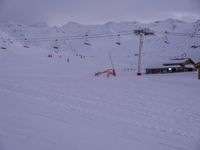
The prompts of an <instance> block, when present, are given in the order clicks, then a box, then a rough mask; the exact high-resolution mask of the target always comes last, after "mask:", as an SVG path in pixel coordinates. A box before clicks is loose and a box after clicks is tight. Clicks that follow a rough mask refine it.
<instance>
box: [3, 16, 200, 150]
mask: <svg viewBox="0 0 200 150" xmlns="http://www.w3.org/2000/svg"><path fill="white" fill-rule="evenodd" d="M139 26H141V24H139V23H136V22H132V23H131V22H122V23H119V24H116V23H107V24H104V25H97V26H82V25H80V24H77V23H73V22H71V23H68V24H67V25H66V26H63V27H61V28H56V27H55V28H52V27H48V26H46V25H45V24H38V25H37V24H36V25H34V26H32V27H30V26H25V25H21V24H15V23H12V24H4V25H2V24H0V29H1V30H3V31H4V32H6V33H8V34H9V36H8V35H7V34H6V33H3V32H1V31H0V37H1V38H0V45H1V46H2V45H3V46H5V47H6V48H7V49H0V68H1V69H0V150H199V149H200V109H199V108H200V98H199V89H200V81H199V80H197V72H191V73H177V74H163V75H142V76H140V77H138V76H136V69H137V60H138V56H137V53H138V43H139V37H136V36H135V35H130V36H127V37H123V38H122V39H121V42H122V45H121V46H117V45H116V44H115V42H116V38H115V37H112V38H105V39H90V42H91V46H89V47H88V46H85V45H84V44H83V42H84V39H83V40H77V41H59V42H58V43H55V41H47V42H44V41H39V42H35V41H28V42H26V43H23V41H21V43H18V42H16V41H15V40H14V38H16V39H18V38H22V39H23V38H26V37H45V36H50V37H51V36H58V35H57V34H59V35H61V34H62V36H63V35H74V34H75V35H84V34H85V32H87V31H88V30H90V32H89V33H91V34H95V33H106V32H113V33H115V32H117V31H120V30H124V29H126V27H127V30H129V29H132V28H133V27H139ZM142 26H144V25H142ZM148 26H149V27H151V28H153V29H155V30H160V31H165V30H168V31H172V32H173V31H174V32H189V33H190V32H193V31H194V32H196V33H197V32H198V28H199V27H200V24H199V22H198V21H197V22H195V23H193V24H186V23H184V22H180V21H176V20H172V19H169V20H165V21H161V22H157V23H156V22H155V23H153V24H149V25H148ZM173 27H174V28H173ZM175 27H176V28H175ZM10 36H13V37H14V38H11V37H10ZM164 40H166V37H165V35H159V34H157V35H155V36H153V37H146V38H145V41H144V42H145V44H144V47H143V53H142V70H143V72H144V69H145V67H155V66H156V67H157V66H159V67H161V66H162V63H170V62H171V61H170V59H171V58H176V57H179V56H181V55H183V54H185V53H186V54H187V57H191V58H192V59H194V60H195V61H196V62H197V61H199V60H200V47H199V48H195V49H193V48H191V46H192V45H199V38H197V37H190V36H189V37H188V36H186V37H185V36H181V37H176V36H168V37H167V40H168V41H169V42H170V44H167V43H165V42H164ZM18 41H19V39H18ZM19 42H20V41H19ZM24 44H28V46H29V48H25V47H24ZM55 44H58V45H57V46H59V48H61V50H60V51H59V52H56V51H55V50H53V49H52V46H55ZM108 51H110V52H111V54H112V58H113V62H114V66H115V68H116V72H117V77H116V78H112V77H111V78H106V77H105V76H100V77H95V76H94V74H95V72H97V71H103V70H105V69H109V68H110V67H111V64H110V61H109V59H108ZM50 53H52V54H53V57H52V58H48V57H47V56H48V54H50Z"/></svg>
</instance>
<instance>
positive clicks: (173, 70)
mask: <svg viewBox="0 0 200 150" xmlns="http://www.w3.org/2000/svg"><path fill="white" fill-rule="evenodd" d="M192 71H196V69H195V68H190V67H179V66H176V67H162V68H146V74H163V73H178V72H192Z"/></svg>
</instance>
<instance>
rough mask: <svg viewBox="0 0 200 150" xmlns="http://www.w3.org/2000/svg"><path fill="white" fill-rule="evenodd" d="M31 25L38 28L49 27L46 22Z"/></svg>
mask: <svg viewBox="0 0 200 150" xmlns="http://www.w3.org/2000/svg"><path fill="white" fill-rule="evenodd" d="M30 26H31V27H37V28H46V27H49V25H48V24H47V23H46V22H38V23H35V24H32V25H30Z"/></svg>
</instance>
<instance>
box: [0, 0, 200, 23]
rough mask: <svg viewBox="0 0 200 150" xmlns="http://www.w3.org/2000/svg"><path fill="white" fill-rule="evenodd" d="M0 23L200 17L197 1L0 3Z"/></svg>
mask: <svg viewBox="0 0 200 150" xmlns="http://www.w3.org/2000/svg"><path fill="white" fill-rule="evenodd" d="M0 4H1V10H0V20H18V21H22V22H36V21H42V20H44V21H47V22H49V23H51V24H57V25H61V24H64V23H66V22H68V21H76V22H80V23H84V24H95V23H103V22H106V21H124V20H127V21H129V20H139V21H153V20H158V19H165V18H166V17H175V18H178V19H185V20H186V21H192V20H193V19H197V18H198V16H200V1H199V0H153V1H150V0H0Z"/></svg>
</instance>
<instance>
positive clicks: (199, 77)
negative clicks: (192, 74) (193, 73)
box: [198, 68, 200, 80]
mask: <svg viewBox="0 0 200 150" xmlns="http://www.w3.org/2000/svg"><path fill="white" fill-rule="evenodd" d="M198 79H199V80H200V68H198Z"/></svg>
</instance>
